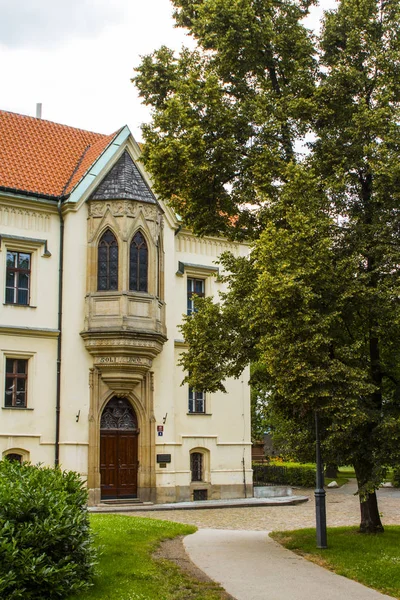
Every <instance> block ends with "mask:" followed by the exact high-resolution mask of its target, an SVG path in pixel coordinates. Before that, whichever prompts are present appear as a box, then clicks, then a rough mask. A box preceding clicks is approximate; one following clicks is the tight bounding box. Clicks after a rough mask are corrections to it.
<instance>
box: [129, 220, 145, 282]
mask: <svg viewBox="0 0 400 600" xmlns="http://www.w3.org/2000/svg"><path fill="white" fill-rule="evenodd" d="M148 262H149V252H148V248H147V244H146V240H145V238H144V235H143V234H142V233H141V232H140V231H138V232H137V233H135V235H134V236H133V240H132V243H131V247H130V256H129V289H130V290H132V291H134V292H147V291H148V289H147V288H148Z"/></svg>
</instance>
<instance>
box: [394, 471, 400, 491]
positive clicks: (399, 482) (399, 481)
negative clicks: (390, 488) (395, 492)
mask: <svg viewBox="0 0 400 600" xmlns="http://www.w3.org/2000/svg"><path fill="white" fill-rule="evenodd" d="M393 485H394V487H397V488H400V467H396V468H395V469H393Z"/></svg>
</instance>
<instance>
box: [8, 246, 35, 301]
mask: <svg viewBox="0 0 400 600" xmlns="http://www.w3.org/2000/svg"><path fill="white" fill-rule="evenodd" d="M30 280H31V255H30V254H28V253H27V252H14V251H12V250H8V251H7V273H6V304H19V305H22V306H28V305H29V300H30Z"/></svg>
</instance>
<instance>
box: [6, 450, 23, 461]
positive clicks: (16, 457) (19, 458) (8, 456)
mask: <svg viewBox="0 0 400 600" xmlns="http://www.w3.org/2000/svg"><path fill="white" fill-rule="evenodd" d="M4 458H5V459H6V460H9V461H10V462H18V463H19V464H21V463H22V456H21V454H17V453H16V452H10V454H6V455H5V456H4Z"/></svg>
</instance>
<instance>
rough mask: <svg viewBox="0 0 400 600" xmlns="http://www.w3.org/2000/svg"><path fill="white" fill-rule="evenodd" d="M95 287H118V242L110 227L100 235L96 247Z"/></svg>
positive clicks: (107, 288)
mask: <svg viewBox="0 0 400 600" xmlns="http://www.w3.org/2000/svg"><path fill="white" fill-rule="evenodd" d="M97 289H98V290H99V291H101V290H117V289H118V242H117V239H116V237H115V235H114V234H113V232H112V231H111V230H110V229H107V231H106V232H105V233H104V234H103V235H102V237H101V239H100V241H99V245H98V249H97Z"/></svg>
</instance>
